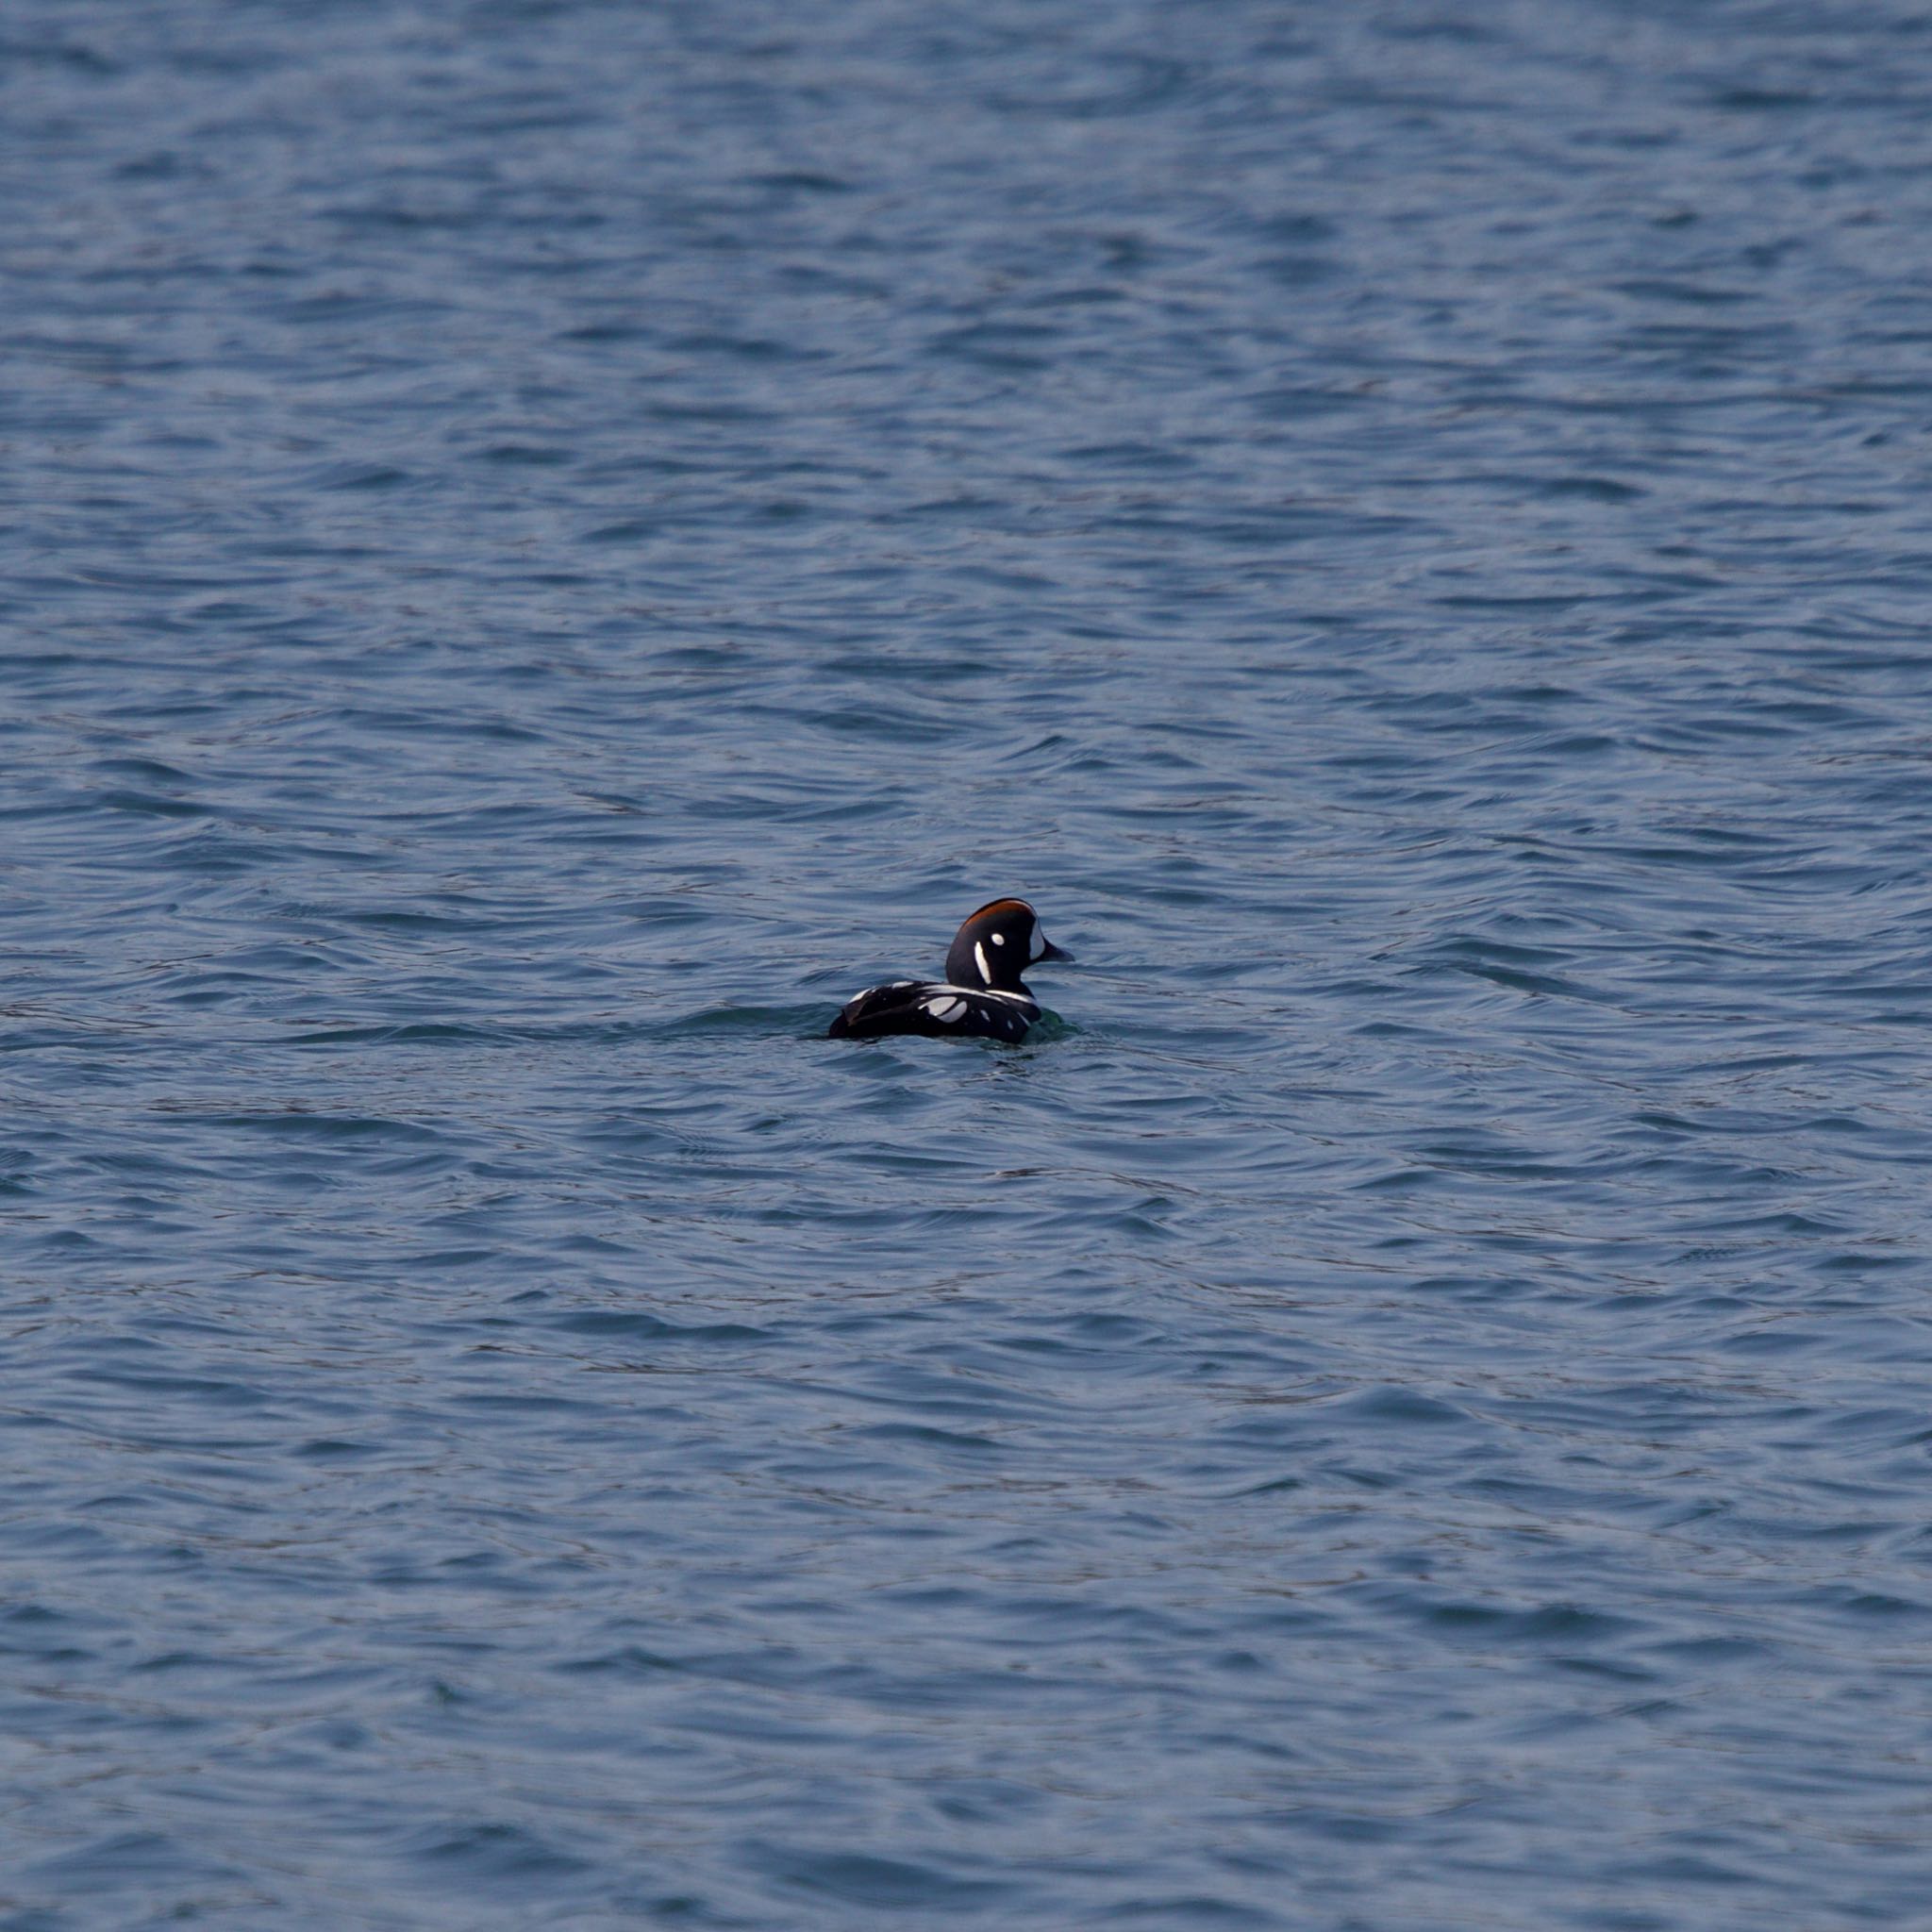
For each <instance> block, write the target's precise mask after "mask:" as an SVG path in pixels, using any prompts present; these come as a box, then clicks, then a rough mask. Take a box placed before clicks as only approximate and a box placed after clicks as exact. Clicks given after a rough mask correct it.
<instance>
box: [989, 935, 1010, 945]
mask: <svg viewBox="0 0 1932 1932" xmlns="http://www.w3.org/2000/svg"><path fill="white" fill-rule="evenodd" d="M992 942H993V944H994V945H996V946H1003V945H1005V944H1006V942H1007V936H1006V934H1005V933H1003V932H996V933H994V934H993V936H992Z"/></svg>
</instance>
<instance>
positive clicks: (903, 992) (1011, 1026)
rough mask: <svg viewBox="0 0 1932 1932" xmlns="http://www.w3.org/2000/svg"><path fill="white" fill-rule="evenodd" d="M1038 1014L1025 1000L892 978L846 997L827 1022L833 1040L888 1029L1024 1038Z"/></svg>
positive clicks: (931, 1035)
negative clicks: (833, 1017) (888, 981)
mask: <svg viewBox="0 0 1932 1932" xmlns="http://www.w3.org/2000/svg"><path fill="white" fill-rule="evenodd" d="M1039 1017H1040V1008H1038V1007H1037V1006H1035V1005H1034V1004H1033V1002H1032V1001H1031V1000H1030V999H1026V998H1024V997H1022V996H1020V995H1017V994H1013V993H997V992H986V991H980V990H978V989H977V988H974V987H970V986H947V985H942V984H941V983H939V982H937V981H934V980H929V979H895V980H893V981H892V982H891V984H890V985H887V986H869V987H867V988H866V990H865V991H863V992H862V993H859V994H858V995H857V997H855V998H853V999H851V1000H848V1001H847V1002H846V1003H845V1006H844V1007H843V1008H841V1011H840V1013H839V1015H838V1017H837V1018H836V1019H835V1020H834V1021H833V1022H832V1024H831V1028H830V1032H829V1036H828V1037H829V1038H831V1039H833V1040H847V1039H850V1040H877V1039H879V1038H881V1037H883V1036H884V1035H886V1034H889V1033H919V1034H924V1035H925V1036H926V1037H927V1038H928V1039H933V1040H945V1039H955V1040H957V1039H961V1038H964V1039H969V1040H1004V1041H1017V1040H1024V1038H1025V1037H1026V1029H1027V1028H1028V1027H1029V1026H1030V1025H1032V1024H1033V1023H1034V1021H1036V1020H1037V1019H1039Z"/></svg>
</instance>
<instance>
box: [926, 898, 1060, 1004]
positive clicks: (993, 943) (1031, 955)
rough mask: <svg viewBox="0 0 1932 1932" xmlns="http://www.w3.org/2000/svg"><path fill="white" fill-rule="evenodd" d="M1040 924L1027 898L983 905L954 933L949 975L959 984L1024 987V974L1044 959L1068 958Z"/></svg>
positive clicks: (1012, 989) (1006, 989) (997, 988)
mask: <svg viewBox="0 0 1932 1932" xmlns="http://www.w3.org/2000/svg"><path fill="white" fill-rule="evenodd" d="M1073 957H1074V956H1073V954H1071V953H1063V952H1062V951H1061V950H1060V949H1059V947H1058V946H1057V945H1055V944H1054V942H1053V941H1051V940H1050V939H1048V938H1047V936H1046V935H1045V934H1044V933H1043V932H1041V929H1040V921H1039V920H1038V919H1037V918H1036V917H1035V916H1034V911H1033V908H1032V907H1030V906H1029V905H1027V903H1026V902H1025V900H1024V899H995V900H993V901H992V903H991V905H988V906H982V907H981V908H979V910H978V911H977V912H975V913H974V915H973V917H972V918H971V919H969V920H968V921H967V922H966V924H964V925H962V926H961V927H960V928H959V930H958V933H957V934H956V935H955V936H954V939H953V946H952V950H951V951H950V952H949V953H948V954H947V955H946V977H947V978H948V979H949V980H951V981H952V983H953V984H954V985H955V986H984V987H990V988H991V990H992V991H994V992H1024V991H1026V989H1025V987H1024V985H1022V984H1021V980H1022V975H1023V974H1024V973H1025V971H1026V969H1027V967H1029V966H1037V965H1038V964H1039V963H1040V962H1041V960H1042V959H1068V960H1071V959H1072V958H1073Z"/></svg>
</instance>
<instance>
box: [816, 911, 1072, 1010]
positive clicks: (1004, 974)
mask: <svg viewBox="0 0 1932 1932" xmlns="http://www.w3.org/2000/svg"><path fill="white" fill-rule="evenodd" d="M1073 958H1074V956H1073V954H1071V953H1069V952H1066V951H1065V950H1063V949H1062V948H1061V947H1059V946H1057V945H1055V944H1054V942H1053V941H1051V940H1050V939H1048V938H1047V936H1046V935H1045V933H1043V932H1042V931H1041V929H1040V917H1039V915H1038V914H1037V913H1036V912H1035V911H1034V909H1033V908H1032V907H1031V906H1029V905H1028V904H1027V903H1026V901H1025V900H1024V899H1014V898H1004V899H991V900H989V901H988V902H987V903H986V904H985V905H984V906H982V907H981V908H979V910H978V911H977V912H974V913H972V914H971V915H969V916H968V918H967V919H966V921H965V923H964V924H962V925H961V926H960V927H959V930H958V932H957V933H955V934H954V935H953V943H952V945H951V947H950V948H949V949H948V950H947V953H946V976H945V978H944V979H893V980H889V981H887V982H886V984H885V985H883V986H869V987H867V988H866V989H865V991H863V992H860V993H855V994H854V995H853V996H852V998H850V999H849V1000H847V1001H846V1002H845V1004H844V1006H843V1007H841V1008H840V1009H839V1012H838V1015H837V1016H836V1017H835V1018H834V1020H833V1021H832V1024H831V1026H830V1027H829V1028H828V1029H827V1033H826V1037H827V1038H828V1039H831V1040H878V1039H881V1038H882V1037H884V1036H885V1035H887V1034H891V1033H916V1034H923V1035H924V1036H925V1037H926V1038H927V1039H929V1040H1000V1041H1006V1042H1007V1043H1008V1045H1017V1044H1018V1043H1019V1041H1023V1040H1024V1039H1025V1037H1026V1031H1027V1028H1028V1027H1030V1026H1031V1025H1032V1024H1033V1023H1034V1022H1035V1021H1036V1020H1038V1019H1039V1018H1040V1002H1039V1001H1038V1000H1036V999H1035V998H1034V997H1033V995H1032V993H1031V992H1029V991H1027V989H1026V985H1025V981H1024V974H1026V973H1028V972H1030V971H1031V970H1032V968H1034V967H1035V966H1038V965H1041V964H1042V963H1043V962H1045V961H1047V960H1058V961H1059V962H1061V963H1063V964H1069V965H1071V964H1072V963H1073Z"/></svg>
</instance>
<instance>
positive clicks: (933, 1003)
mask: <svg viewBox="0 0 1932 1932" xmlns="http://www.w3.org/2000/svg"><path fill="white" fill-rule="evenodd" d="M923 1005H924V1008H925V1010H926V1011H927V1012H928V1013H930V1014H931V1015H932V1017H933V1018H934V1019H935V1020H941V1021H943V1022H944V1023H945V1024H947V1025H948V1026H950V1025H952V1024H953V1023H954V1022H955V1021H957V1020H958V1018H959V1017H960V1015H961V1014H962V1013H964V1012H965V1010H966V1002H965V1001H964V1000H959V999H954V998H952V997H951V996H950V995H947V996H946V997H944V998H941V999H936V1000H926V1001H924V1002H923Z"/></svg>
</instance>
